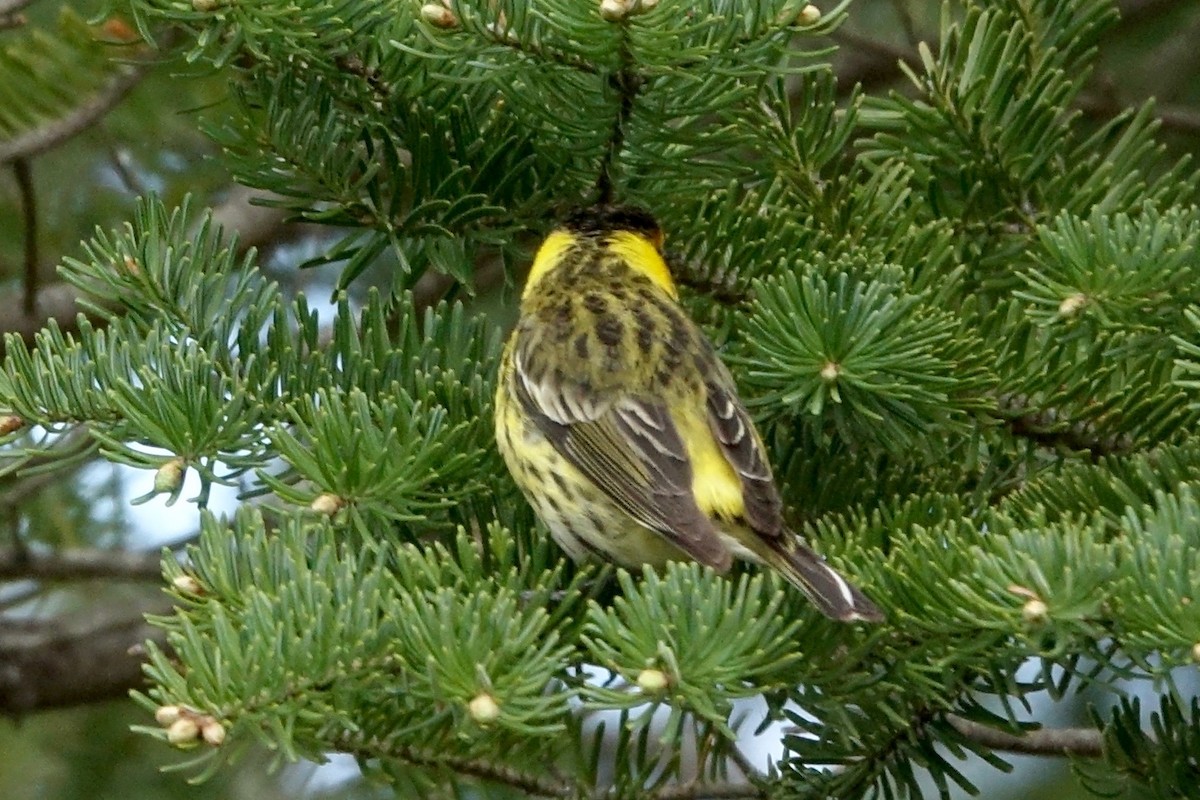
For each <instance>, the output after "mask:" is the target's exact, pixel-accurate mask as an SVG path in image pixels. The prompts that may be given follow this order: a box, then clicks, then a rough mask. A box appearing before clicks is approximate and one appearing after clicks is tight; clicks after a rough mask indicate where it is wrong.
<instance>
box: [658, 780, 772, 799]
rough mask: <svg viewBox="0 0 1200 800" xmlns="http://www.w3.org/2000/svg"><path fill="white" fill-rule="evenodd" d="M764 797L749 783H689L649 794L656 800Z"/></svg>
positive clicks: (764, 794)
mask: <svg viewBox="0 0 1200 800" xmlns="http://www.w3.org/2000/svg"><path fill="white" fill-rule="evenodd" d="M766 796H767V792H766V791H765V790H763V789H760V788H758V787H757V786H755V785H754V784H751V783H708V784H705V783H691V784H684V785H682V786H667V787H666V788H663V789H659V790H658V791H657V792H654V793H652V794H650V797H652V798H655V799H656V800H742V799H743V798H760V797H766Z"/></svg>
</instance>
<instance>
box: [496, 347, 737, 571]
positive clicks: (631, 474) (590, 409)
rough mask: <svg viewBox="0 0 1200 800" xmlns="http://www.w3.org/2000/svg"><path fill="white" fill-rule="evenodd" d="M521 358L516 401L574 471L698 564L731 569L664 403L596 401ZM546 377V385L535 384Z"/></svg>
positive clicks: (615, 397)
mask: <svg viewBox="0 0 1200 800" xmlns="http://www.w3.org/2000/svg"><path fill="white" fill-rule="evenodd" d="M531 360H536V359H535V358H531V354H530V353H528V352H525V353H518V354H517V358H516V359H515V362H516V372H517V381H516V387H517V398H518V400H519V402H520V403H521V404H522V406H523V407H524V409H525V411H526V413H527V414H528V415H529V417H530V419H531V420H532V421H533V423H534V424H535V425H536V426H537V427H538V429H539V430H540V431H541V432H542V433H543V434H544V435H545V436H546V438H547V439H548V440H549V441H550V443H551V444H552V445H553V446H554V448H555V449H556V450H558V452H560V453H561V454H562V455H563V456H564V457H565V458H566V459H567V460H568V461H569V462H570V463H571V464H572V465H573V466H574V467H576V468H577V469H578V470H579V471H580V472H582V473H583V474H584V475H586V476H587V477H588V479H589V480H591V482H592V483H593V484H594V485H595V486H596V488H597V489H599V490H600V491H601V492H603V493H604V494H605V495H606V496H607V497H608V498H609V499H611V500H612V501H613V502H615V503H616V504H617V505H618V506H620V507H621V509H622V510H623V511H625V512H626V513H627V514H629V515H630V516H631V517H632V518H633V519H635V520H636V521H637V522H638V523H639V524H641V525H643V526H644V527H646V528H649V529H650V530H653V531H656V532H657V533H659V534H661V535H663V536H664V537H666V538H667V539H668V540H669V541H670V542H671V543H672V544H674V545H675V546H676V547H678V548H680V549H681V550H683V551H684V552H685V553H687V554H688V555H689V556H691V557H692V558H694V559H696V560H697V561H699V562H701V563H702V564H706V565H708V566H711V567H714V568H716V569H718V570H721V571H724V570H726V569H728V568H729V566H730V564H731V562H732V554H731V553H730V551H729V548H728V547H726V546H725V544H724V542H722V541H721V538H720V536H719V535H718V533H717V530H716V528H715V527H714V526H713V523H712V521H711V520H710V519H708V517H707V516H705V514H704V513H703V512H701V511H700V509H699V507H698V506H697V505H696V500H695V497H694V496H693V495H692V465H691V461H690V460H689V458H688V453H687V448H686V446H685V445H684V442H683V440H682V439H681V438H680V435H679V431H678V430H677V428H676V426H675V423H674V422H673V420H672V419H671V415H670V413H669V412H668V410H667V409H666V407H665V406H663V405H662V404H661V403H657V402H654V401H652V400H648V399H645V398H637V397H632V396H629V395H622V394H615V395H614V394H610V395H609V396H608V397H595V396H593V395H592V394H591V393H588V392H586V391H583V388H584V387H582V386H580V385H579V384H578V383H576V382H573V381H570V380H568V379H564V378H562V377H561V375H558V376H556V375H552V374H546V373H544V372H541V373H539V371H538V370H537V369H530V368H528V367H529V362H530V361H531ZM535 376H540V379H535Z"/></svg>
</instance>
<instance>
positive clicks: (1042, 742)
mask: <svg viewBox="0 0 1200 800" xmlns="http://www.w3.org/2000/svg"><path fill="white" fill-rule="evenodd" d="M946 721H947V722H948V723H950V727H952V728H954V730H956V731H958V732H959V733H960V734H961V735H962V736H963V737H965V738H967V739H969V740H971V741H972V742H975V743H977V744H981V745H983V746H985V747H989V748H991V749H992V750H1003V751H1005V752H1009V753H1020V754H1022V755H1027V756H1064V755H1068V756H1079V757H1083V758H1100V757H1102V756H1103V755H1104V733H1103V732H1102V731H1099V730H1097V729H1095V728H1040V729H1038V730H1033V731H1026V732H1025V733H1021V734H1014V733H1009V732H1008V731H1002V730H998V729H996V728H992V727H989V726H987V725H983V724H981V723H978V722H972V721H971V720H969V719H963V718H962V717H960V716H958V715H956V714H947V715H946Z"/></svg>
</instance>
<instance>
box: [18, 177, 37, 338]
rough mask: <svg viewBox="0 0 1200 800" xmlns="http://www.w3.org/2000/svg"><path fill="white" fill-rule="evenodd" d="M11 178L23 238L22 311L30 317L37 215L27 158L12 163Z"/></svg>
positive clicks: (33, 297)
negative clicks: (16, 192)
mask: <svg viewBox="0 0 1200 800" xmlns="http://www.w3.org/2000/svg"><path fill="white" fill-rule="evenodd" d="M12 167H13V176H14V177H15V178H16V179H17V191H18V192H19V193H20V195H21V217H22V220H23V222H24V233H23V235H24V237H25V243H24V244H25V296H24V300H23V302H22V306H21V307H22V309H23V310H24V311H25V314H26V315H27V316H30V317H32V316H33V314H34V312H36V311H37V292H38V213H37V192H36V191H35V190H34V186H33V168H32V167H31V166H30V164H29V159H28V158H18V159H17V160H15V161H13V165H12Z"/></svg>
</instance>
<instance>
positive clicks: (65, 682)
mask: <svg viewBox="0 0 1200 800" xmlns="http://www.w3.org/2000/svg"><path fill="white" fill-rule="evenodd" d="M170 608H171V604H170V601H166V600H163V599H162V598H160V597H157V596H155V597H153V598H145V599H144V600H142V601H140V602H135V603H134V604H133V607H132V608H130V609H123V610H122V611H123V613H122V614H120V615H119V616H116V617H110V618H108V619H103V620H99V621H93V622H90V623H82V624H81V623H79V622H76V621H73V620H69V619H54V620H33V621H28V622H15V621H12V620H0V714H3V715H8V716H19V715H21V714H27V713H30V712H33V711H39V710H44V709H50V708H67V707H70V706H76V705H80V704H83V703H94V702H98V701H100V700H111V699H114V698H118V697H124V696H126V695H127V694H128V692H129V690H130V689H131V688H134V687H136V686H140V685H142V684H143V683H144V682H145V680H146V679H145V676H144V675H143V674H142V655H141V645H142V643H143V642H145V641H146V640H147V639H151V640H154V641H155V642H157V643H158V644H159V645H160V646H165V641H166V633H165V632H164V631H163V630H162V629H160V628H156V627H153V626H151V625H150V623H149V622H147V621H146V619H145V615H146V614H165V613H167V612H168V611H170Z"/></svg>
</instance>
